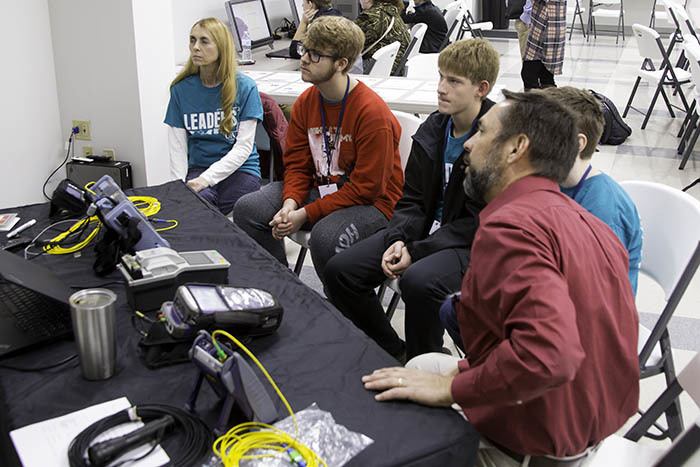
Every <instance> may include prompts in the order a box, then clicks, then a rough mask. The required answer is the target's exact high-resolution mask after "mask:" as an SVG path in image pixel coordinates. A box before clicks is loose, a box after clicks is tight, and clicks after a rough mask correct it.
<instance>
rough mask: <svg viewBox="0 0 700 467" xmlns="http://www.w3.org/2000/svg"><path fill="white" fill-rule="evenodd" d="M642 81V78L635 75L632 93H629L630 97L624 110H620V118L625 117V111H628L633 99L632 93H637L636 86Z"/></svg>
mask: <svg viewBox="0 0 700 467" xmlns="http://www.w3.org/2000/svg"><path fill="white" fill-rule="evenodd" d="M641 81H642V78H640V77H639V76H637V81H635V82H634V86H633V87H632V93H631V94H630V98H629V100H628V101H627V105H626V106H625V110H624V112H622V118H625V117H627V112H629V110H630V108H631V107H632V100H633V99H634V95H635V94H636V93H637V88H638V87H639V83H640V82H641Z"/></svg>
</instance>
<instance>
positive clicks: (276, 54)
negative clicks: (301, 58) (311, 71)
mask: <svg viewBox="0 0 700 467" xmlns="http://www.w3.org/2000/svg"><path fill="white" fill-rule="evenodd" d="M265 56H266V57H267V58H296V57H292V56H291V55H290V54H289V47H286V48H284V49H277V50H273V51H272V52H268V53H266V54H265Z"/></svg>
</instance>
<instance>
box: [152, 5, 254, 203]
mask: <svg viewBox="0 0 700 467" xmlns="http://www.w3.org/2000/svg"><path fill="white" fill-rule="evenodd" d="M235 54H236V49H235V47H234V46H233V38H232V37H231V33H230V32H229V29H228V27H226V25H224V24H223V23H222V22H221V21H219V20H218V19H216V18H206V19H203V20H200V21H198V22H196V23H195V24H194V26H192V30H191V31H190V58H189V59H187V63H186V64H185V67H184V68H183V69H182V71H181V72H180V74H178V75H177V76H176V77H175V79H174V80H173V82H172V83H171V84H170V103H169V104H168V110H167V112H166V114H165V123H166V124H167V125H168V143H169V146H170V173H171V176H172V178H173V179H180V180H186V181H187V185H188V186H189V187H190V188H192V189H193V190H195V191H196V192H197V193H199V195H200V196H201V197H202V198H204V199H205V200H206V201H208V202H209V203H211V204H212V205H214V206H216V207H217V208H218V209H219V211H221V212H222V213H223V214H228V213H229V212H231V210H232V209H233V205H234V204H235V203H236V201H237V200H238V198H240V197H241V196H242V195H244V194H246V193H250V192H253V191H257V190H258V189H259V188H260V156H259V155H258V152H257V150H256V148H255V128H256V127H257V124H258V121H261V120H262V118H263V108H262V103H261V101H260V95H259V94H258V88H257V86H256V85H255V81H253V80H252V79H251V78H249V77H247V76H245V75H244V74H241V73H238V71H236V56H235Z"/></svg>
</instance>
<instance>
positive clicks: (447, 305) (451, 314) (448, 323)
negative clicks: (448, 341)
mask: <svg viewBox="0 0 700 467" xmlns="http://www.w3.org/2000/svg"><path fill="white" fill-rule="evenodd" d="M459 297H461V294H457V295H455V296H454V297H450V298H448V299H447V300H445V301H444V302H443V303H442V305H441V306H440V313H439V314H440V322H441V323H442V325H443V326H444V327H445V330H446V331H447V334H449V335H450V337H451V338H452V340H453V341H454V342H455V345H456V346H457V347H459V348H460V349H461V350H462V352H465V350H464V343H462V335H461V334H460V332H459V322H458V321H457V310H455V305H454V303H455V300H459Z"/></svg>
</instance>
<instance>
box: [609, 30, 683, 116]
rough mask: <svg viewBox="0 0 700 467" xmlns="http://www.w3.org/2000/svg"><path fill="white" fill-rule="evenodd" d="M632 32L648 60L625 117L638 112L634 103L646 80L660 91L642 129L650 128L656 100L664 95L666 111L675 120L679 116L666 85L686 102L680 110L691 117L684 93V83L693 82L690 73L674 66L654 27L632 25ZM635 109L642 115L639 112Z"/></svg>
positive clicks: (653, 101) (638, 75) (643, 64)
mask: <svg viewBox="0 0 700 467" xmlns="http://www.w3.org/2000/svg"><path fill="white" fill-rule="evenodd" d="M632 30H633V31H634V35H635V37H636V38H637V48H638V50H639V54H640V55H641V56H642V58H643V59H644V61H643V62H642V67H641V69H640V70H639V71H638V72H637V80H636V81H635V83H634V87H633V88H632V93H631V94H630V98H629V100H628V101H627V105H626V106H625V111H624V112H623V113H622V117H623V118H624V117H626V116H627V112H629V109H630V108H632V109H634V107H632V101H633V100H634V95H635V94H636V92H637V88H638V87H639V83H640V82H641V81H642V80H643V79H644V80H646V81H649V82H650V83H652V84H655V85H656V90H655V91H654V97H653V98H652V99H651V104H649V109H648V110H647V112H646V115H645V117H644V122H642V129H644V128H646V126H647V122H648V121H649V117H650V116H651V112H652V110H653V109H654V104H656V99H658V97H659V94H661V97H663V99H664V102H665V103H666V108H667V109H668V111H669V113H670V114H671V117H673V118H675V116H676V115H675V114H674V113H673V108H672V107H673V106H672V105H671V102H670V101H669V99H668V96H666V92H664V89H663V88H664V86H672V87H673V88H674V89H675V91H676V92H677V93H678V96H679V97H680V99H681V102H682V103H683V108H682V109H680V107H676V108H678V109H680V110H683V111H684V112H686V114H687V113H688V112H689V111H690V108H689V107H688V102H687V101H686V99H685V95H684V94H683V91H682V90H681V84H687V83H690V72H688V71H686V70H683V69H681V68H677V67H674V66H672V65H671V62H670V60H669V56H668V53H667V52H666V50H665V49H664V46H663V44H662V43H661V37H660V36H659V33H657V32H656V31H654V30H653V29H651V28H648V27H646V26H642V25H641V24H634V25H632ZM654 60H656V61H657V62H658V61H660V62H661V64H660V65H659V67H658V69H657V68H656V67H655V66H654ZM634 110H636V111H638V112H640V113H642V112H641V111H639V110H637V109H634Z"/></svg>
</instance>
